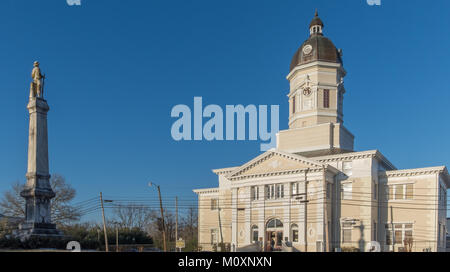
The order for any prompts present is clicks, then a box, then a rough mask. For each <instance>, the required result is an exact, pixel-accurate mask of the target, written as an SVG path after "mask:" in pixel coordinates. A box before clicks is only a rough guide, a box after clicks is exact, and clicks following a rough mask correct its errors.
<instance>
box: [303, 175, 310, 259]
mask: <svg viewBox="0 0 450 272" xmlns="http://www.w3.org/2000/svg"><path fill="white" fill-rule="evenodd" d="M308 171H309V168H308V169H306V170H305V199H304V200H303V202H304V203H305V212H304V216H305V218H304V220H303V221H305V234H304V235H305V252H308V223H307V218H308V201H309V200H308Z"/></svg>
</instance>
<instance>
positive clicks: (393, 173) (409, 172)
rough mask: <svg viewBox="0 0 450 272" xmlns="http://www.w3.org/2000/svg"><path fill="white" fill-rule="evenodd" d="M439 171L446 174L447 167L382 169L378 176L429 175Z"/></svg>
mask: <svg viewBox="0 0 450 272" xmlns="http://www.w3.org/2000/svg"><path fill="white" fill-rule="evenodd" d="M441 173H443V174H445V175H447V176H448V172H447V168H446V167H445V166H437V167H426V168H416V169H402V170H394V171H384V172H380V173H379V176H382V177H388V178H391V177H411V176H419V175H431V174H441Z"/></svg>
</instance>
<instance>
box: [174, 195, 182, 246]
mask: <svg viewBox="0 0 450 272" xmlns="http://www.w3.org/2000/svg"><path fill="white" fill-rule="evenodd" d="M177 241H178V197H177V196H176V197H175V251H177V246H176V244H177ZM180 251H181V248H180Z"/></svg>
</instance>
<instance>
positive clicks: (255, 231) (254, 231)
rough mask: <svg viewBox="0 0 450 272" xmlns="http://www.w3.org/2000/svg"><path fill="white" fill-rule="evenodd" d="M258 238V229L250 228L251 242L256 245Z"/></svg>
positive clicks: (255, 227)
mask: <svg viewBox="0 0 450 272" xmlns="http://www.w3.org/2000/svg"><path fill="white" fill-rule="evenodd" d="M258 240H259V237H258V227H257V226H253V227H252V242H253V243H256V242H258Z"/></svg>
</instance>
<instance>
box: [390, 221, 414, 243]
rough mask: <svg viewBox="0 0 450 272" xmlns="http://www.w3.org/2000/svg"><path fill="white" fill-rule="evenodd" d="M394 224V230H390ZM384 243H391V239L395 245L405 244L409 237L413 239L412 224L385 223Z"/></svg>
mask: <svg viewBox="0 0 450 272" xmlns="http://www.w3.org/2000/svg"><path fill="white" fill-rule="evenodd" d="M392 225H394V232H392ZM385 227H386V245H392V239H394V243H395V244H396V245H405V242H407V241H408V240H410V239H413V224H400V223H394V224H386V226H385Z"/></svg>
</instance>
